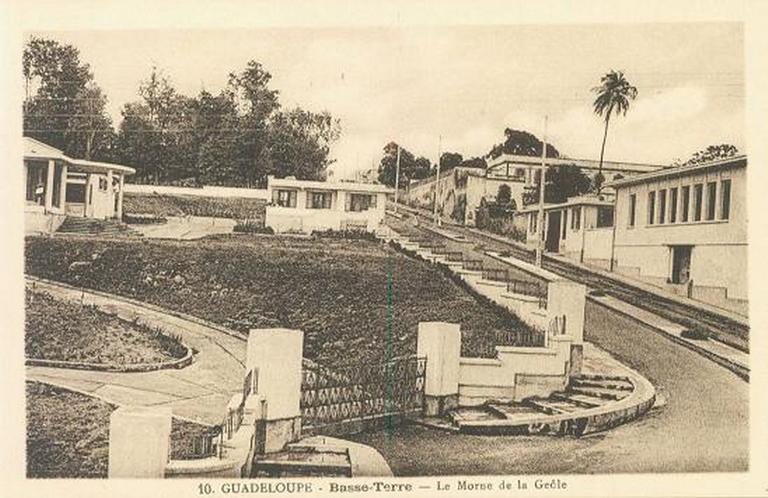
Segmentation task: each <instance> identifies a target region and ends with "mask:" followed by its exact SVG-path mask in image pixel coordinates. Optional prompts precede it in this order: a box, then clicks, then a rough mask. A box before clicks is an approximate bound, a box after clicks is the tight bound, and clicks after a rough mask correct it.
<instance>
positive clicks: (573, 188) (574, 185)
mask: <svg viewBox="0 0 768 498" xmlns="http://www.w3.org/2000/svg"><path fill="white" fill-rule="evenodd" d="M544 178H545V180H546V182H547V183H546V189H545V191H544V202H547V203H559V202H565V201H566V200H567V199H568V198H569V197H575V196H577V195H582V194H585V193H587V192H589V191H590V190H591V188H592V182H591V181H590V179H589V177H588V176H587V175H585V174H584V172H583V171H581V168H579V167H578V166H576V165H572V164H566V165H558V166H554V167H552V166H550V167H549V168H547V173H546V175H545V176H544ZM538 202H539V189H538V188H535V189H531V190H529V191H527V192H526V193H525V194H523V204H526V205H529V204H536V203H538Z"/></svg>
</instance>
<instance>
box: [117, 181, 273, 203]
mask: <svg viewBox="0 0 768 498" xmlns="http://www.w3.org/2000/svg"><path fill="white" fill-rule="evenodd" d="M125 192H126V193H128V194H159V195H198V196H201V197H246V198H249V199H265V200H266V199H268V196H267V189H258V188H239V187H219V186H214V185H204V186H202V187H199V188H198V187H173V186H168V185H138V184H134V183H126V184H125Z"/></svg>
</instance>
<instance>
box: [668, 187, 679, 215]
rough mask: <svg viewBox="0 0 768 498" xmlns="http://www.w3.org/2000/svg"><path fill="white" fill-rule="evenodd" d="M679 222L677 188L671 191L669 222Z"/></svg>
mask: <svg viewBox="0 0 768 498" xmlns="http://www.w3.org/2000/svg"><path fill="white" fill-rule="evenodd" d="M676 221H677V187H675V188H671V189H669V222H670V223H675V222H676Z"/></svg>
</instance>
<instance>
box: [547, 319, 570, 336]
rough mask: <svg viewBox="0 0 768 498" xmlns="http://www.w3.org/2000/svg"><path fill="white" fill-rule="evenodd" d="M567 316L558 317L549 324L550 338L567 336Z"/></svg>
mask: <svg viewBox="0 0 768 498" xmlns="http://www.w3.org/2000/svg"><path fill="white" fill-rule="evenodd" d="M565 320H566V316H565V315H558V316H556V317H554V318H553V319H552V320H550V322H549V327H548V329H547V332H548V334H549V336H550V337H552V336H556V335H564V334H565Z"/></svg>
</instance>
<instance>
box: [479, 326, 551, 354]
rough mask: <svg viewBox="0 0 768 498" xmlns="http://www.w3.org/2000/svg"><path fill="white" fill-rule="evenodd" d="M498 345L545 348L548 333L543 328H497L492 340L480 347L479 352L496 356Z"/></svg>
mask: <svg viewBox="0 0 768 498" xmlns="http://www.w3.org/2000/svg"><path fill="white" fill-rule="evenodd" d="M496 346H513V347H526V348H543V347H545V346H546V333H545V332H544V331H543V330H497V331H495V332H494V334H493V337H492V338H491V340H489V341H487V342H485V343H484V344H483V345H482V346H480V347H479V351H477V354H479V356H481V357H483V358H494V357H496Z"/></svg>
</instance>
